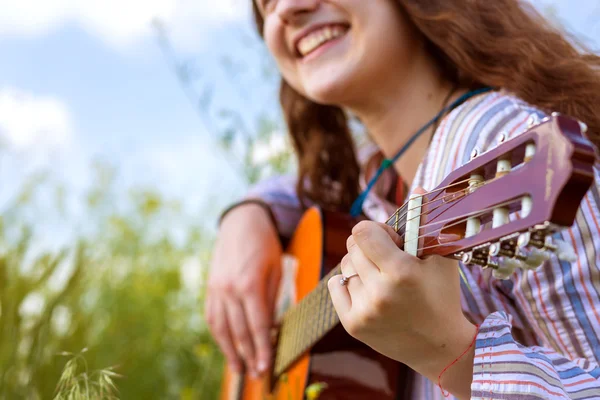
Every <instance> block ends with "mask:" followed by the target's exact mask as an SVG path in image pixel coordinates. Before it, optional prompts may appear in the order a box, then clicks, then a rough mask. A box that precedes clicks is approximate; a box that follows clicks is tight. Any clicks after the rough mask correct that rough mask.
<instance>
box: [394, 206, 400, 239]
mask: <svg viewBox="0 0 600 400" xmlns="http://www.w3.org/2000/svg"><path fill="white" fill-rule="evenodd" d="M399 222H400V209H397V210H396V212H395V213H394V232H396V233H397V232H398V224H399Z"/></svg>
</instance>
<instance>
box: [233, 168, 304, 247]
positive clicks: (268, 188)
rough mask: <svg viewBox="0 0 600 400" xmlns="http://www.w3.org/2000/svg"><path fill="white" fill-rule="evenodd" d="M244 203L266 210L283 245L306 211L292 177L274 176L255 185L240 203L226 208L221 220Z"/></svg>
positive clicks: (294, 179)
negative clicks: (254, 204) (255, 204)
mask: <svg viewBox="0 0 600 400" xmlns="http://www.w3.org/2000/svg"><path fill="white" fill-rule="evenodd" d="M245 203H257V204H260V205H262V206H264V207H265V208H266V209H267V210H268V212H269V214H270V216H271V219H272V220H273V223H274V225H275V227H276V229H277V232H278V233H279V236H280V238H281V241H282V243H283V244H284V245H285V244H287V242H288V241H289V239H290V238H291V237H292V235H293V233H294V231H295V230H296V227H297V225H298V222H300V219H301V218H302V215H303V213H304V211H306V209H305V208H304V207H303V206H302V204H301V203H300V200H299V199H298V195H297V194H296V178H294V177H292V176H276V177H273V178H269V179H265V180H263V181H261V182H259V183H257V184H256V185H254V186H253V187H251V188H250V190H249V191H248V193H247V194H246V195H245V196H244V198H243V199H242V200H241V201H238V202H236V203H234V204H233V205H231V206H230V207H228V208H227V209H226V210H225V211H224V212H223V213H222V214H221V219H222V218H223V217H224V216H225V215H226V214H227V213H228V212H229V211H231V210H232V209H234V208H235V207H237V206H240V205H242V204H245ZM305 203H306V206H311V203H310V202H309V201H306V202H305Z"/></svg>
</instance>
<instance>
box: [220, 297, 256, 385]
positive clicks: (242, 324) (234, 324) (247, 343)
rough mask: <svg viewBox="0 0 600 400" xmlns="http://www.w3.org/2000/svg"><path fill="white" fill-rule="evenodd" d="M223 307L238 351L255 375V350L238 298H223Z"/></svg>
mask: <svg viewBox="0 0 600 400" xmlns="http://www.w3.org/2000/svg"><path fill="white" fill-rule="evenodd" d="M225 309H226V310H227V319H228V322H229V328H230V330H231V335H232V337H233V340H234V343H235V344H236V347H237V350H238V353H239V354H240V355H241V356H242V358H243V359H244V361H245V362H246V367H247V368H248V369H249V371H250V373H251V374H254V375H256V372H255V371H256V370H255V368H254V367H255V358H254V357H255V351H254V342H253V340H252V336H251V335H250V330H249V329H248V322H247V321H246V316H245V314H244V309H243V308H242V305H241V304H240V302H239V301H238V300H234V299H227V300H225Z"/></svg>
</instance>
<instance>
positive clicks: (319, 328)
mask: <svg viewBox="0 0 600 400" xmlns="http://www.w3.org/2000/svg"><path fill="white" fill-rule="evenodd" d="M317 290H318V291H319V320H318V322H317V336H321V335H322V334H323V332H324V331H325V330H324V329H323V321H324V319H325V318H324V315H323V314H324V313H325V310H324V308H325V307H324V306H325V304H324V303H323V299H324V298H325V293H324V292H325V291H324V290H323V288H322V287H320V286H317Z"/></svg>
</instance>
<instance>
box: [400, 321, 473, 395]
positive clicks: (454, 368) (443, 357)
mask: <svg viewBox="0 0 600 400" xmlns="http://www.w3.org/2000/svg"><path fill="white" fill-rule="evenodd" d="M477 332H478V328H477V326H476V325H473V324H472V323H470V322H469V321H468V320H467V319H466V318H463V319H462V321H461V323H460V324H456V325H455V327H453V328H451V329H443V330H438V332H437V333H438V334H437V335H436V337H435V338H434V339H432V340H431V341H430V344H429V346H428V351H426V352H425V354H424V356H423V357H420V358H419V359H418V360H416V361H415V362H414V363H411V364H409V366H410V367H411V368H412V369H414V370H415V371H417V372H419V373H420V374H422V375H424V376H425V377H427V378H428V379H429V380H431V381H432V382H434V383H436V384H437V383H438V380H439V382H440V383H441V386H442V387H443V389H444V392H448V391H449V392H451V393H452V394H454V395H455V396H457V397H459V398H462V397H465V398H469V395H470V387H471V382H472V380H473V360H474V356H475V338H476V334H477ZM442 372H443V373H442ZM440 374H441V376H440ZM440 378H441V379H440Z"/></svg>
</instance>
